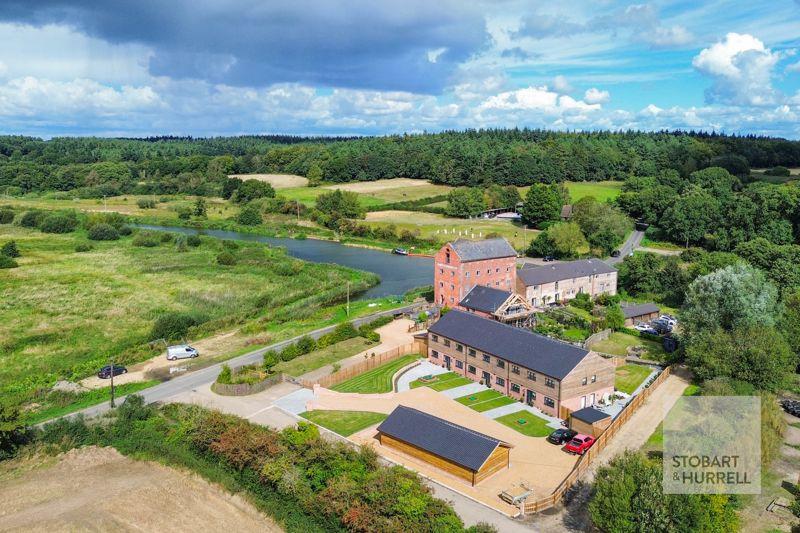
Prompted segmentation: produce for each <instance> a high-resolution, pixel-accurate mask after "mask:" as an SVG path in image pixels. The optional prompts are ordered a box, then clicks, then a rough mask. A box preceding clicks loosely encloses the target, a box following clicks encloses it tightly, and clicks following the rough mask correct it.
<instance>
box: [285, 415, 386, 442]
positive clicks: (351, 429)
mask: <svg viewBox="0 0 800 533" xmlns="http://www.w3.org/2000/svg"><path fill="white" fill-rule="evenodd" d="M300 416H302V417H303V418H305V419H306V420H310V421H312V422H314V423H315V424H318V425H320V426H322V427H324V428H326V429H330V430H331V431H333V432H334V433H338V434H339V435H341V436H343V437H349V436H350V435H352V434H353V433H358V432H359V431H361V430H362V429H365V428H368V427H370V426H374V425H375V424H379V423H381V422H383V421H384V420H386V416H387V415H385V414H383V413H372V412H369V411H306V412H305V413H300Z"/></svg>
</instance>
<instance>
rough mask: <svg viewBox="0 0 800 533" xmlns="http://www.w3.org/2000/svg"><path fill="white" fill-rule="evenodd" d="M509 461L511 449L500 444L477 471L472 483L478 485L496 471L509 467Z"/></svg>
mask: <svg viewBox="0 0 800 533" xmlns="http://www.w3.org/2000/svg"><path fill="white" fill-rule="evenodd" d="M509 462H510V459H509V449H508V448H507V447H505V446H498V447H497V448H496V449H495V450H494V451H493V452H492V455H490V456H489V458H488V459H487V460H486V462H485V463H484V464H483V466H482V467H481V469H480V470H479V471H477V472H475V474H474V478H473V481H472V484H473V485H477V484H478V483H480V482H481V481H483V480H484V479H486V478H487V477H489V476H491V475H492V474H494V473H495V472H499V471H501V470H502V469H504V468H508V465H509Z"/></svg>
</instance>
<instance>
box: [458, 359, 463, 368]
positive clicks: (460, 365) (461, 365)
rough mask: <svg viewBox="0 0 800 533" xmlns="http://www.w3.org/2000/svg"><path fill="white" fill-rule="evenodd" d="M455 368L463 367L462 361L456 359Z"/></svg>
mask: <svg viewBox="0 0 800 533" xmlns="http://www.w3.org/2000/svg"><path fill="white" fill-rule="evenodd" d="M456 368H464V363H462V362H461V361H458V360H456Z"/></svg>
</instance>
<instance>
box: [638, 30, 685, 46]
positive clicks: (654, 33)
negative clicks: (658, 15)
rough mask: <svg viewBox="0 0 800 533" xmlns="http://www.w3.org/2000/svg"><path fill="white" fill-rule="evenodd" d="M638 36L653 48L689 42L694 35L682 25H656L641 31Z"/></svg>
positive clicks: (681, 44)
mask: <svg viewBox="0 0 800 533" xmlns="http://www.w3.org/2000/svg"><path fill="white" fill-rule="evenodd" d="M640 38H641V39H642V40H643V41H644V42H646V43H649V44H651V45H652V46H654V47H655V48H671V47H677V46H683V45H686V44H689V43H690V42H692V41H693V40H694V36H693V35H692V34H691V32H690V31H689V30H687V29H686V28H684V27H683V26H679V25H676V26H656V27H654V28H650V29H649V30H648V31H645V32H642V33H641V34H640Z"/></svg>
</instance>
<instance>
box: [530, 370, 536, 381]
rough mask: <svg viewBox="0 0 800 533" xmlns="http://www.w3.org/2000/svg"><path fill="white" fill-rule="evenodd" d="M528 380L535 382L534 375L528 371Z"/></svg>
mask: <svg viewBox="0 0 800 533" xmlns="http://www.w3.org/2000/svg"><path fill="white" fill-rule="evenodd" d="M528 379H529V380H531V381H536V374H534V373H533V372H531V371H530V370H528Z"/></svg>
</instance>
